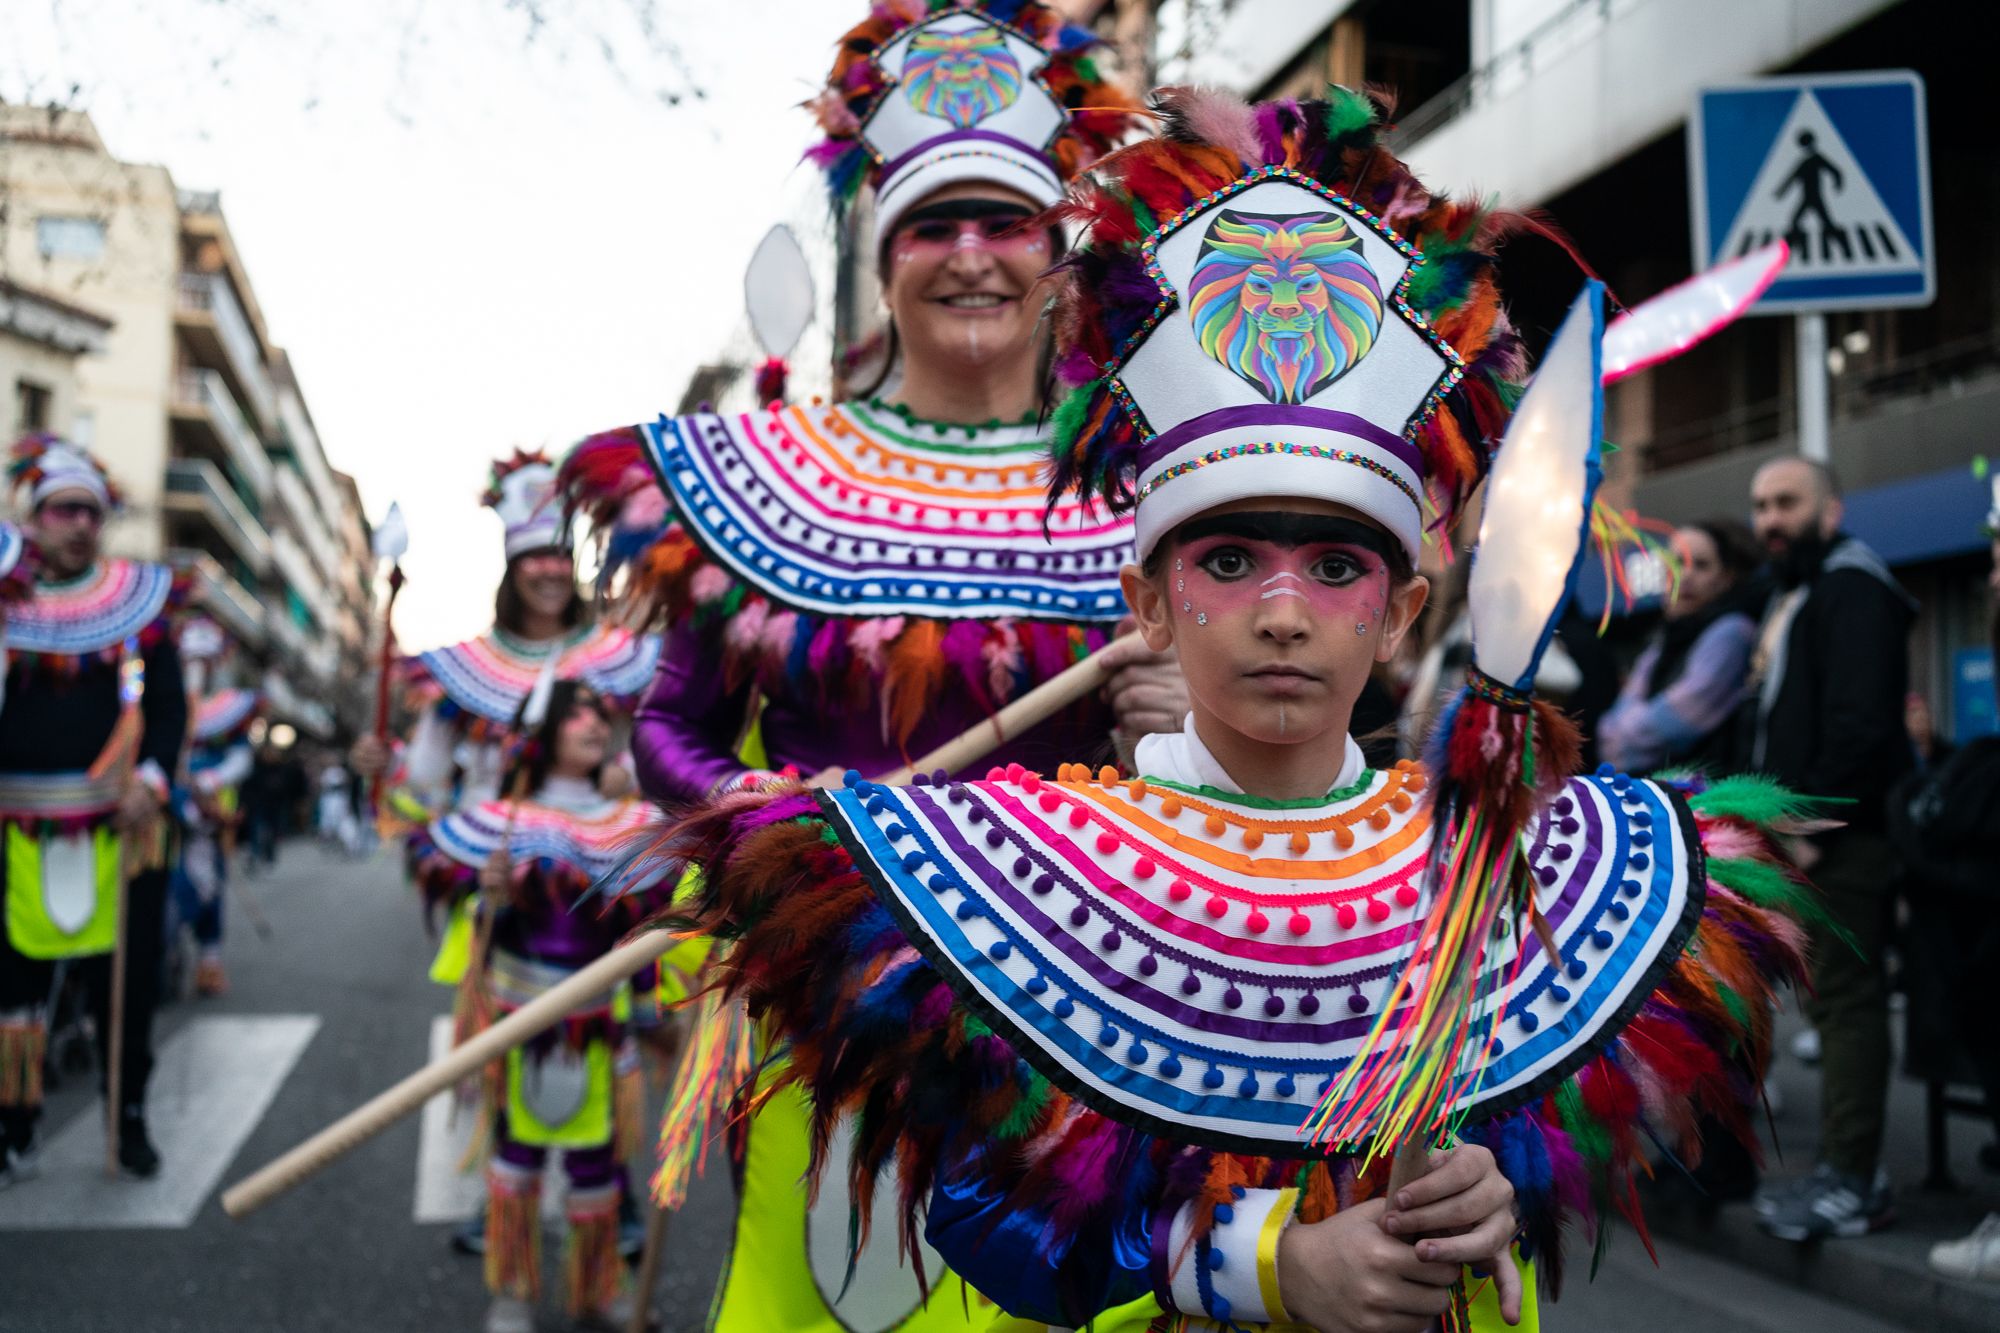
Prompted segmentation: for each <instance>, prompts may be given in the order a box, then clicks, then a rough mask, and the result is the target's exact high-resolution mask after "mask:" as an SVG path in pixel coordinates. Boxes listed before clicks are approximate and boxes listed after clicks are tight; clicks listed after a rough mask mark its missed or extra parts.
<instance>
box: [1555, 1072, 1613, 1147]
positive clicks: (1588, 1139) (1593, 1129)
mask: <svg viewBox="0 0 2000 1333" xmlns="http://www.w3.org/2000/svg"><path fill="white" fill-rule="evenodd" d="M1556 1114H1557V1115H1558V1116H1560V1117H1561V1118H1562V1127H1563V1130H1564V1131H1565V1132H1566V1133H1567V1134H1568V1135H1569V1137H1570V1141H1571V1142H1573V1143H1574V1144H1575V1145H1576V1151H1577V1154H1578V1155H1579V1156H1581V1157H1582V1158H1583V1159H1584V1160H1585V1161H1586V1162H1595V1163H1597V1164H1598V1165H1600V1166H1601V1165H1603V1164H1604V1163H1605V1162H1608V1161H1610V1160H1611V1135H1610V1134H1608V1133H1606V1132H1605V1129H1604V1126H1602V1125H1600V1124H1598V1123H1597V1117H1595V1116H1593V1115H1592V1114H1591V1113H1590V1111H1589V1109H1588V1108H1587V1107H1585V1106H1584V1104H1583V1093H1582V1092H1581V1091H1580V1090H1579V1089H1578V1088H1577V1086H1576V1080H1575V1079H1573V1078H1572V1079H1565V1080H1563V1081H1562V1082H1561V1083H1560V1084H1558V1085H1557V1086H1556Z"/></svg>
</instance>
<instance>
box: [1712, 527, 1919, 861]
mask: <svg viewBox="0 0 2000 1333" xmlns="http://www.w3.org/2000/svg"><path fill="white" fill-rule="evenodd" d="M1814 554H1815V556H1817V558H1813V557H1808V558H1809V559H1811V560H1812V563H1811V565H1810V567H1808V568H1807V569H1804V570H1800V571H1798V573H1800V574H1803V575H1804V578H1803V579H1802V580H1800V581H1796V582H1791V586H1790V587H1787V586H1785V585H1786V583H1787V582H1788V580H1786V579H1784V578H1783V577H1782V576H1781V578H1780V586H1779V588H1778V590H1777V591H1776V593H1775V594H1774V596H1773V599H1772V603H1771V610H1770V612H1769V614H1770V615H1781V614H1783V613H1784V602H1785V599H1786V598H1787V597H1788V596H1798V595H1799V594H1803V596H1802V599H1801V600H1800V601H1799V602H1798V605H1797V609H1796V611H1795V612H1794V613H1793V614H1792V616H1791V623H1790V626H1789V628H1788V629H1786V630H1785V631H1784V632H1783V633H1782V634H1778V635H1776V636H1774V638H1766V639H1765V640H1764V641H1763V642H1761V643H1760V645H1759V658H1760V659H1761V661H1760V663H1759V665H1760V666H1761V674H1760V681H1761V684H1760V685H1758V686H1757V687H1756V688H1754V689H1753V690H1752V692H1751V695H1750V698H1749V699H1748V700H1747V701H1746V702H1745V706H1744V707H1745V713H1746V721H1747V726H1746V728H1745V736H1744V738H1743V741H1742V742H1741V744H1742V745H1743V747H1744V750H1743V752H1742V753H1740V754H1739V762H1738V764H1737V765H1736V766H1737V767H1738V768H1739V769H1747V770H1750V771H1754V772H1761V773H1768V774H1770V775H1771V776H1773V777H1775V778H1777V779H1778V780H1779V781H1780V782H1783V783H1784V784H1785V785H1786V786H1788V787H1790V788H1792V789H1793V790H1794V791H1800V792H1806V793H1808V794H1810V795H1813V796H1830V797H1838V798H1840V799H1841V800H1843V801H1846V802H1851V804H1848V805H1845V806H1842V807H1840V808H1837V809H1834V810H1830V811H1829V812H1828V813H1829V814H1831V815H1833V816H1834V817H1836V818H1838V819H1841V820H1843V821H1845V822H1846V823H1847V824H1848V825H1849V826H1851V827H1853V828H1856V829H1873V830H1880V829H1881V828H1882V827H1883V820H1884V816H1885V812H1886V803H1887V798H1888V794H1889V789H1890V788H1891V787H1893V786H1894V785H1895V784H1896V783H1897V782H1898V781H1899V780H1900V779H1901V778H1902V777H1903V775H1904V774H1905V773H1907V772H1909V770H1910V767H1911V763H1912V759H1911V754H1910V743H1909V737H1908V735H1907V734H1906V733H1905V730H1904V725H1903V699H1904V696H1905V695H1906V694H1907V693H1908V691H1909V679H1910V669H1909V652H1908V637H1909V630H1910V622H1911V620H1912V619H1913V618H1914V617H1915V614H1916V605H1915V603H1914V602H1912V601H1911V599H1910V597H1909V595H1908V594H1907V593H1905V592H1904V591H1903V590H1902V588H1901V587H1899V586H1898V585H1897V583H1896V579H1895V576H1894V575H1892V574H1891V573H1890V572H1889V567H1888V566H1887V565H1886V564H1884V563H1883V562H1882V557H1881V556H1879V555H1877V554H1876V553H1875V552H1874V551H1872V550H1871V549H1869V548H1868V547H1867V546H1866V545H1864V544H1863V543H1861V542H1860V541H1859V540H1857V539H1855V538H1853V537H1850V536H1847V535H1846V534H1844V533H1841V534H1837V535H1836V536H1835V537H1834V539H1833V541H1832V542H1831V543H1829V544H1828V545H1827V546H1826V547H1825V548H1824V550H1823V555H1822V554H1819V553H1814Z"/></svg>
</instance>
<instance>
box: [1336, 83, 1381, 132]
mask: <svg viewBox="0 0 2000 1333" xmlns="http://www.w3.org/2000/svg"><path fill="white" fill-rule="evenodd" d="M1374 123H1375V104H1374V103H1373V102H1370V101H1369V100H1368V99H1367V98H1365V97H1363V96H1362V95H1361V94H1360V93H1357V92H1355V91H1354V90H1353V89H1352V88H1343V87H1341V86H1340V85H1339V84H1337V83H1333V84H1328V85H1327V89H1326V133H1327V137H1329V138H1331V139H1333V140H1334V141H1335V142H1339V141H1340V140H1341V139H1343V138H1345V137H1347V136H1348V135H1350V134H1358V133H1360V132H1361V131H1362V130H1365V129H1367V128H1368V127H1369V126H1370V125H1373V124H1374Z"/></svg>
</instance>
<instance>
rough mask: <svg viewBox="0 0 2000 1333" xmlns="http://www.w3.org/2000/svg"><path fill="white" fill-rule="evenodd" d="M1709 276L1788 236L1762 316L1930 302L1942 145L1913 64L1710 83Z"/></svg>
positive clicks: (1703, 110) (1696, 197)
mask: <svg viewBox="0 0 2000 1333" xmlns="http://www.w3.org/2000/svg"><path fill="white" fill-rule="evenodd" d="M1688 176H1689V181H1690V188H1689V195H1690V200H1691V203H1692V206H1693V210H1694V218H1693V233H1694V266H1695V269H1696V270H1697V271H1699V270H1701V269H1705V268H1709V267H1712V266H1713V265H1715V264H1719V263H1721V262H1722V261H1724V260H1725V259H1734V258H1736V257H1737V256H1739V255H1742V254H1746V253H1748V252H1749V251H1751V250H1754V249H1756V248H1757V247H1758V246H1761V245H1768V244H1769V243H1770V242H1772V241H1774V240H1779V239H1783V240H1785V241H1788V242H1790V244H1791V250H1792V253H1791V259H1790V261H1789V262H1788V263H1787V264H1786V267H1785V271H1784V272H1783V273H1782V274H1780V275H1779V277H1778V280H1777V281H1776V282H1774V283H1772V284H1771V287H1770V289H1769V290H1768V291H1767V292H1765V293H1764V296H1763V297H1762V299H1760V300H1759V301H1758V302H1757V304H1756V305H1755V306H1754V307H1752V313H1753V314H1779V313H1786V314H1789V313H1796V312H1801V311H1814V310H1869V309H1882V308H1886V307H1890V306H1922V305H1929V304H1930V303H1931V300H1932V298H1933V297H1934V296H1935V295H1936V293H1937V270H1936V263H1935V255H1934V253H1933V251H1932V246H1931V183H1930V145H1929V140H1928V138H1927V136H1926V134H1925V126H1924V83H1923V79H1922V78H1921V77H1919V76H1918V75H1917V74H1916V73H1915V72H1914V71H1911V70H1874V71H1870V72H1867V73H1850V74H1813V75H1806V76H1801V77H1797V78H1774V79H1758V80H1755V81H1752V82H1748V83H1740V84H1732V85H1729V86H1726V87H1718V88H1707V89H1704V90H1702V92H1701V93H1699V94H1698V95H1697V96H1696V98H1695V104H1694V112H1693V114H1692V115H1691V116H1690V117H1689V120H1688Z"/></svg>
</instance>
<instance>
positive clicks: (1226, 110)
mask: <svg viewBox="0 0 2000 1333" xmlns="http://www.w3.org/2000/svg"><path fill="white" fill-rule="evenodd" d="M1158 96H1159V98H1160V100H1161V102H1163V103H1165V104H1166V105H1167V106H1169V107H1170V108H1171V109H1172V110H1174V111H1176V112H1178V113H1179V114H1180V117H1181V119H1182V120H1184V121H1185V122H1187V127H1188V130H1189V131H1190V132H1191V133H1193V134H1194V136H1195V137H1196V138H1198V139H1204V140H1207V141H1208V142H1209V143H1212V144H1217V145H1220V146H1221V147H1223V148H1227V149H1228V150H1229V151H1230V152H1232V153H1234V154H1236V156H1238V157H1240V158H1242V159H1243V161H1245V162H1262V161H1263V160H1264V139H1263V136H1262V135H1260V134H1259V133H1258V132H1257V115H1256V113H1255V112H1254V111H1252V110H1251V109H1250V104H1249V103H1248V102H1245V101H1244V100H1243V99H1242V98H1240V97H1238V96H1237V95H1236V94H1235V93H1232V92H1225V91H1223V90H1222V89H1220V88H1163V89H1161V90H1160V92H1159V94H1158Z"/></svg>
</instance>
